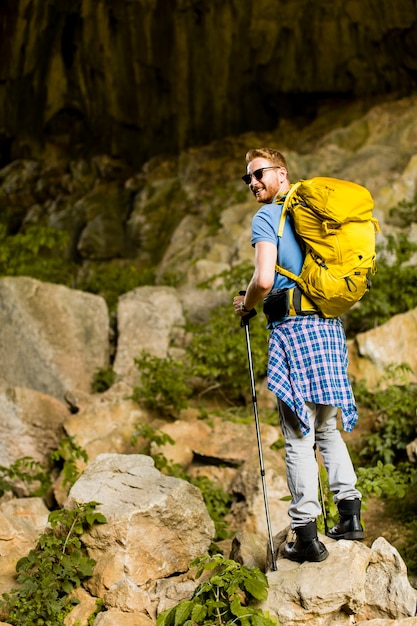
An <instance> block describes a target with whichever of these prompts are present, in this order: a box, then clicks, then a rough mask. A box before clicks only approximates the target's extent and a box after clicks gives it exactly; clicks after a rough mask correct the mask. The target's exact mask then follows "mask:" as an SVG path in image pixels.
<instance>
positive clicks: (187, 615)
mask: <svg viewBox="0 0 417 626" xmlns="http://www.w3.org/2000/svg"><path fill="white" fill-rule="evenodd" d="M191 565H192V567H197V568H198V569H197V574H196V577H197V578H200V577H201V575H202V574H203V572H204V571H211V572H212V574H211V576H210V577H209V578H208V580H206V581H203V582H201V583H200V584H199V585H198V586H197V588H196V589H195V591H194V593H193V595H192V597H191V599H190V600H183V601H182V602H180V603H179V604H177V605H176V606H175V607H173V608H171V609H168V610H166V611H163V612H162V613H161V614H160V615H159V616H158V618H157V621H156V624H157V626H197V625H198V624H201V625H203V626H213V625H220V624H224V625H225V626H236V625H241V626H277V625H278V622H277V620H276V619H275V618H273V617H270V615H269V614H268V613H264V612H263V611H261V610H260V609H257V608H254V607H253V603H254V602H259V601H262V600H265V599H266V598H267V593H268V592H267V590H268V580H267V578H266V576H265V574H263V573H262V572H261V571H260V570H259V569H258V568H257V567H252V568H250V567H246V566H244V565H240V564H239V563H237V562H236V561H232V560H230V559H225V558H223V557H222V556H221V555H218V554H217V555H214V556H212V557H209V556H207V555H204V556H201V557H198V558H197V559H195V560H194V561H193V562H192V563H191ZM278 626H279V625H278Z"/></svg>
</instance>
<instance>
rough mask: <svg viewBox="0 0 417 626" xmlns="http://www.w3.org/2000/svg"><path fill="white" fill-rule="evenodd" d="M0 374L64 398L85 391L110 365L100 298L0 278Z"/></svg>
mask: <svg viewBox="0 0 417 626" xmlns="http://www.w3.org/2000/svg"><path fill="white" fill-rule="evenodd" d="M0 345H1V346H2V350H3V355H4V357H5V358H2V359H0V378H2V379H3V380H4V381H5V382H6V383H7V384H9V385H11V386H16V387H28V388H30V389H35V390H37V391H40V392H43V393H46V394H48V395H51V396H54V397H56V398H58V399H61V400H62V399H63V396H64V395H65V392H66V391H67V390H68V389H72V388H79V389H81V390H82V391H86V392H90V391H91V383H92V381H93V375H94V373H95V371H96V369H97V368H105V367H107V366H108V363H109V352H110V350H109V315H108V311H107V306H106V303H105V301H104V300H103V298H101V297H100V296H95V295H92V294H88V293H85V292H82V291H77V290H73V289H69V288H68V287H64V286H63V285H52V284H50V283H45V282H42V281H38V280H35V279H32V278H26V277H24V276H22V277H5V278H2V279H1V280H0Z"/></svg>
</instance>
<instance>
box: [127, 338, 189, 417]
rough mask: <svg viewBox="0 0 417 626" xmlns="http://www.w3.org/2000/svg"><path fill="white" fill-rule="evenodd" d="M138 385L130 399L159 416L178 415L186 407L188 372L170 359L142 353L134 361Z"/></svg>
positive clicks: (184, 367) (181, 364)
mask: <svg viewBox="0 0 417 626" xmlns="http://www.w3.org/2000/svg"><path fill="white" fill-rule="evenodd" d="M135 365H136V367H137V368H138V370H139V371H140V375H141V385H140V386H137V387H134V389H133V393H132V398H133V400H135V401H136V402H143V403H144V404H145V406H147V407H148V408H149V409H154V410H158V411H161V412H163V413H171V412H174V413H175V412H178V411H181V410H182V409H185V408H186V407H187V406H188V398H189V397H190V395H191V389H190V388H189V386H188V385H187V374H188V369H187V367H186V365H185V364H184V363H182V362H181V361H177V360H175V359H173V358H172V357H171V356H168V357H166V358H160V357H156V356H152V355H151V354H149V353H147V352H146V351H144V350H143V351H142V352H141V356H140V358H138V359H135Z"/></svg>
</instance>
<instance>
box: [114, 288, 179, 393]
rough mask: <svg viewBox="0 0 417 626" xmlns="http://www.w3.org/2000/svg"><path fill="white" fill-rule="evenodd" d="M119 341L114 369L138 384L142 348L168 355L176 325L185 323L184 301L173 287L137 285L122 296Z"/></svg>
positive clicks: (119, 375) (118, 312)
mask: <svg viewBox="0 0 417 626" xmlns="http://www.w3.org/2000/svg"><path fill="white" fill-rule="evenodd" d="M117 319H118V321H117V323H118V331H119V337H118V343H117V352H116V358H115V361H114V366H113V369H114V371H115V372H116V374H117V375H118V377H119V378H120V379H123V380H124V381H125V382H126V383H129V384H132V385H135V384H138V383H139V381H140V374H139V372H138V369H139V371H140V364H139V368H137V367H136V366H135V364H134V360H135V359H139V360H140V355H141V352H142V350H144V351H145V352H148V353H149V354H151V355H152V356H156V357H159V358H166V357H167V355H168V348H169V346H170V341H171V340H172V337H173V336H175V328H176V327H179V326H182V325H183V324H184V318H183V313H182V307H181V303H180V301H179V299H178V296H177V294H176V291H175V289H174V288H173V287H138V288H137V289H134V290H133V291H130V292H128V293H126V294H124V295H123V296H121V298H120V299H119V306H118V309H117Z"/></svg>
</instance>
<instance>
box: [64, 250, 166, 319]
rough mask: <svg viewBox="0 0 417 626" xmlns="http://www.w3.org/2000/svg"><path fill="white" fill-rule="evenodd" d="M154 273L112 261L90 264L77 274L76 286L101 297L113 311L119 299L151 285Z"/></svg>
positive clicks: (150, 270) (131, 264)
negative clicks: (125, 294) (141, 287)
mask: <svg viewBox="0 0 417 626" xmlns="http://www.w3.org/2000/svg"><path fill="white" fill-rule="evenodd" d="M154 283H155V271H154V270H153V269H150V268H146V269H143V268H140V267H137V266H136V265H135V264H134V263H132V262H126V261H121V260H113V261H112V262H110V263H109V262H101V263H98V262H97V263H91V264H90V265H88V266H87V267H86V268H83V270H82V271H81V272H80V273H79V275H78V278H77V282H76V286H77V288H78V289H81V290H82V291H88V292H89V293H94V294H97V295H100V296H102V297H103V298H104V299H105V300H106V302H107V306H108V307H109V310H110V311H114V310H115V309H116V307H117V302H118V299H119V297H120V296H121V295H122V294H124V293H127V292H128V291H132V290H133V289H135V288H136V287H139V286H141V285H153V284H154Z"/></svg>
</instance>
